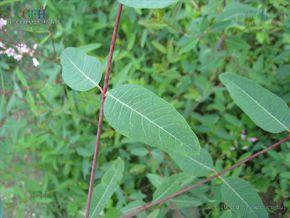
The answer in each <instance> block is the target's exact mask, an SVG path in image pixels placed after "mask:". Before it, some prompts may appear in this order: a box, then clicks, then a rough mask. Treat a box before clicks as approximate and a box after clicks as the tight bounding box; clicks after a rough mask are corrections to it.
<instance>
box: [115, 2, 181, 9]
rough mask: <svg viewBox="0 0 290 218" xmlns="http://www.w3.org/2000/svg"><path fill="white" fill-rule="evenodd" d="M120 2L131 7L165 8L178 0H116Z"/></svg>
mask: <svg viewBox="0 0 290 218" xmlns="http://www.w3.org/2000/svg"><path fill="white" fill-rule="evenodd" d="M118 1H119V2H120V3H121V4H123V5H126V6H128V7H132V8H149V9H156V8H165V7H167V6H169V5H171V4H174V3H176V2H178V1H179V0H118Z"/></svg>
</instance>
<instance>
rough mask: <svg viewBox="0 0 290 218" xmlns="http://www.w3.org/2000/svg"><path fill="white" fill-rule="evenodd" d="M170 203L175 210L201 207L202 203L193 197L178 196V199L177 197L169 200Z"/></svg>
mask: <svg viewBox="0 0 290 218" xmlns="http://www.w3.org/2000/svg"><path fill="white" fill-rule="evenodd" d="M171 202H172V203H174V205H175V206H176V207H177V208H184V207H192V206H200V205H202V204H203V203H204V202H203V201H202V200H200V199H197V198H195V197H189V196H180V197H177V198H173V199H172V200H171Z"/></svg>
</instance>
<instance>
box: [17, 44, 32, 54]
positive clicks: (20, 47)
mask: <svg viewBox="0 0 290 218" xmlns="http://www.w3.org/2000/svg"><path fill="white" fill-rule="evenodd" d="M16 48H17V50H18V52H19V53H20V54H25V53H29V52H30V49H29V48H28V47H27V45H25V44H23V43H21V44H18V45H16Z"/></svg>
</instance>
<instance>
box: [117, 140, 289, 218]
mask: <svg viewBox="0 0 290 218" xmlns="http://www.w3.org/2000/svg"><path fill="white" fill-rule="evenodd" d="M289 140H290V135H289V136H288V137H286V138H284V139H282V140H280V141H278V142H276V143H275V144H273V145H271V146H269V147H267V148H265V149H263V150H261V151H259V152H256V153H254V154H252V155H250V156H248V157H247V158H245V159H243V160H241V161H239V162H237V163H235V164H234V165H232V166H231V167H229V168H227V169H225V170H222V171H221V172H219V173H216V174H214V175H212V176H210V177H208V178H206V179H204V180H202V181H200V182H198V183H196V184H194V185H192V186H187V187H185V188H182V189H181V190H179V191H177V192H175V193H173V194H171V195H168V196H167V197H165V198H161V199H159V200H156V201H152V202H149V203H148V204H145V205H143V206H140V207H137V208H135V209H134V210H132V211H131V212H129V213H127V214H125V215H124V216H122V217H123V218H130V217H133V216H135V215H136V214H138V213H140V212H142V211H144V210H147V209H149V208H151V207H153V206H155V205H159V204H162V203H164V202H165V201H168V200H171V199H173V198H175V197H177V196H180V195H182V194H184V193H186V192H188V191H191V190H193V189H195V188H197V187H200V186H202V185H204V184H205V183H208V182H210V181H211V180H213V179H215V178H217V177H220V176H221V175H223V174H225V173H227V172H229V171H232V170H233V169H235V168H237V167H239V166H241V165H242V164H244V163H246V162H248V161H251V160H252V159H254V158H256V157H258V156H260V155H262V154H264V153H266V152H268V151H270V150H272V149H274V148H276V147H278V146H279V145H281V144H282V143H284V142H287V141H289Z"/></svg>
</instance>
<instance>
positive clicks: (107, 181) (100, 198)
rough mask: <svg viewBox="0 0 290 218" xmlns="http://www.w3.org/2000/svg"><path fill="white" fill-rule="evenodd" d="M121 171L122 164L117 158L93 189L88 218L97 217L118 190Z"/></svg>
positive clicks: (122, 169) (122, 168)
mask: <svg viewBox="0 0 290 218" xmlns="http://www.w3.org/2000/svg"><path fill="white" fill-rule="evenodd" d="M123 171H124V162H123V161H122V160H121V159H120V158H118V159H117V160H116V161H114V162H113V163H112V165H111V166H110V168H109V169H108V170H107V171H106V173H105V174H104V176H103V177H102V181H101V183H100V184H99V185H97V186H96V187H95V188H94V192H93V196H92V207H91V209H90V218H95V217H99V214H100V212H101V211H102V210H103V209H104V207H105V206H106V204H107V203H108V201H109V200H110V199H111V197H112V195H113V194H114V192H115V191H116V190H117V189H118V187H119V185H118V184H119V183H120V182H121V180H122V176H123Z"/></svg>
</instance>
